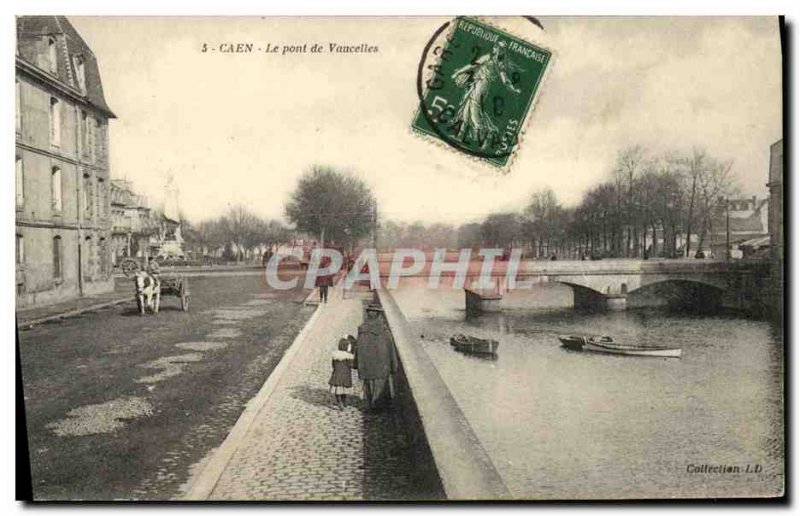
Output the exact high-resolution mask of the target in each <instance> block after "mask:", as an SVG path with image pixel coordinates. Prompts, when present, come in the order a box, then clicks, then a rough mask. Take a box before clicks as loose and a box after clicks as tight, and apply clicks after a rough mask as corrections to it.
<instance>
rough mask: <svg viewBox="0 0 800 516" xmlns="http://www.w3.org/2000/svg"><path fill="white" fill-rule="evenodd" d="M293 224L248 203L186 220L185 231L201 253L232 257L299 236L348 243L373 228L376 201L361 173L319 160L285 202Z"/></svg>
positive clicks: (248, 256) (245, 255)
mask: <svg viewBox="0 0 800 516" xmlns="http://www.w3.org/2000/svg"><path fill="white" fill-rule="evenodd" d="M285 214H286V218H287V219H288V220H289V222H290V224H291V225H292V226H293V228H290V227H289V226H287V225H285V224H283V223H282V222H280V221H278V220H273V219H264V218H262V217H259V216H258V215H256V214H254V213H253V212H251V211H250V210H248V209H247V208H246V207H244V206H243V205H237V206H234V207H232V208H230V209H229V210H228V211H227V212H226V213H225V214H224V215H222V216H220V217H217V218H215V219H208V220H204V221H202V222H200V223H198V224H194V225H192V224H188V223H186V222H184V223H183V228H182V231H183V236H184V239H185V240H186V243H187V245H188V246H189V247H190V248H192V249H193V250H194V255H195V256H201V255H205V254H214V255H216V254H220V250H222V251H221V254H222V257H223V258H224V259H227V260H237V261H241V260H249V259H252V258H257V257H255V256H253V254H254V252H256V251H257V250H261V249H262V248H267V247H270V248H272V247H275V246H276V245H278V244H281V243H288V242H290V241H292V240H294V239H295V238H296V237H301V238H304V239H306V240H308V239H310V240H314V241H318V242H323V243H325V244H332V243H333V244H336V245H340V246H344V247H352V246H354V245H355V244H356V243H357V242H358V241H359V240H360V239H362V238H363V237H364V236H366V235H368V234H370V233H372V231H373V230H374V228H375V225H376V221H377V212H376V202H375V197H374V196H373V195H372V192H371V191H370V189H369V187H368V186H367V185H366V183H364V182H363V181H362V180H360V179H358V178H357V177H355V176H353V175H350V174H347V173H343V172H341V171H338V170H336V169H334V168H332V167H328V166H320V165H317V166H314V167H312V168H311V169H310V170H309V171H308V172H307V173H306V174H305V175H304V176H303V177H301V178H300V180H299V181H298V184H297V187H296V188H295V190H294V191H293V192H292V193H291V195H290V197H289V201H288V203H287V204H286V207H285Z"/></svg>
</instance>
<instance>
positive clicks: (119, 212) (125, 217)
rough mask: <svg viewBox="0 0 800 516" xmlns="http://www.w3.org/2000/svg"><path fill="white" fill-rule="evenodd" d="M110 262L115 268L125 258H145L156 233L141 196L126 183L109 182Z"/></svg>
mask: <svg viewBox="0 0 800 516" xmlns="http://www.w3.org/2000/svg"><path fill="white" fill-rule="evenodd" d="M111 221H112V225H111V259H112V262H113V264H114V265H117V264H118V263H119V262H120V261H121V260H122V259H124V258H128V257H131V258H133V257H143V256H145V255H146V254H147V251H148V247H149V244H150V237H151V236H152V235H153V234H154V233H155V232H156V231H157V228H156V227H155V224H154V223H153V218H152V215H151V210H150V208H149V207H148V206H147V199H146V198H145V196H144V195H140V194H138V193H136V191H135V190H134V189H133V187H132V185H131V184H130V182H129V181H126V180H124V179H112V180H111Z"/></svg>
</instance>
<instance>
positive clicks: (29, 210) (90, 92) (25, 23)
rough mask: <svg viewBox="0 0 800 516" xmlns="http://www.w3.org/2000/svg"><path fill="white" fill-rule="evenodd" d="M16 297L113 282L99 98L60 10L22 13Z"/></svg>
mask: <svg viewBox="0 0 800 516" xmlns="http://www.w3.org/2000/svg"><path fill="white" fill-rule="evenodd" d="M15 69H16V81H15V90H16V91H15V95H16V120H15V129H16V131H15V133H16V171H15V193H16V291H17V306H18V307H24V306H32V305H40V304H46V303H51V302H56V301H59V300H63V299H67V298H70V297H74V296H78V295H82V294H92V293H96V292H103V291H108V290H111V289H113V280H112V278H111V246H110V240H111V204H110V195H109V190H110V186H109V159H108V121H109V119H111V118H116V117H115V116H114V113H113V112H112V111H111V109H110V108H109V107H108V104H106V100H105V98H104V96H103V86H102V83H101V81H100V72H99V70H98V67H97V61H96V59H95V56H94V54H93V53H92V50H91V49H90V48H89V47H88V46H87V45H86V43H85V42H84V41H83V39H81V37H80V35H79V34H78V32H77V31H76V30H75V29H74V28H73V27H72V25H71V24H70V23H69V21H68V20H67V19H66V18H65V17H63V16H20V17H18V18H17V47H16V66H15Z"/></svg>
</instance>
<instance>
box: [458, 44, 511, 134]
mask: <svg viewBox="0 0 800 516" xmlns="http://www.w3.org/2000/svg"><path fill="white" fill-rule="evenodd" d="M505 47H506V42H505V41H498V42H497V44H496V45H495V46H493V47H492V50H491V52H490V53H489V54H484V55H482V56H481V57H479V58H477V59H475V60H474V61H473V62H472V63H470V64H468V65H466V66H462V67H461V68H459V69H458V70H456V71H455V72H453V75H452V76H451V77H452V79H453V81H454V82H455V84H456V86H458V87H460V88H465V87H466V88H467V91H466V92H465V93H464V97H462V99H461V103H460V105H459V107H458V111H457V112H456V114H455V116H454V117H453V124H452V125H453V127H454V128H457V130H458V139H459V140H463V139H464V138H465V137H466V138H469V137H471V138H473V139H474V141H476V142H483V144H482V147H484V148H485V147H486V146H487V145H488V144H489V140H490V138H491V137H492V136H496V135H497V134H498V132H499V131H498V129H497V126H495V124H494V122H492V117H491V116H489V114H488V113H487V112H486V108H485V106H484V103H485V101H486V97H487V96H488V95H489V89H490V87H491V86H492V83H493V82H494V81H495V80H496V79H497V78H498V77H499V78H500V80H501V81H502V82H503V84H504V85H505V86H506V87H507V88H508V89H509V90H511V91H513V92H514V93H517V94H519V93H520V89H519V88H517V87H515V86H514V84H512V82H511V80H510V79H509V78H508V72H509V68H511V66H514V65H509V62H508V60H507V59H506V55H505Z"/></svg>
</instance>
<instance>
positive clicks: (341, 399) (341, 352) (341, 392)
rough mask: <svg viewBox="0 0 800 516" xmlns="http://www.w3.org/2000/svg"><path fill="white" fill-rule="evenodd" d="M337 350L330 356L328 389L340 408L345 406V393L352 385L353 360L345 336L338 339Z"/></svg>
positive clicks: (348, 342)
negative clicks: (331, 369) (330, 369)
mask: <svg viewBox="0 0 800 516" xmlns="http://www.w3.org/2000/svg"><path fill="white" fill-rule="evenodd" d="M337 348H338V349H337V350H336V351H334V352H333V355H332V356H331V367H332V368H333V371H332V372H331V378H330V380H328V385H329V386H330V391H331V392H332V393H333V396H334V398H336V406H337V407H338V408H339V409H340V410H342V409H344V407H345V406H347V393H348V392H350V390H351V389H352V387H353V374H352V368H353V362H354V357H353V355H352V353H349V352H348V351H347V350H348V349H349V348H350V341H349V340H348V339H347V338H342V339H339V344H338V346H337Z"/></svg>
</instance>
